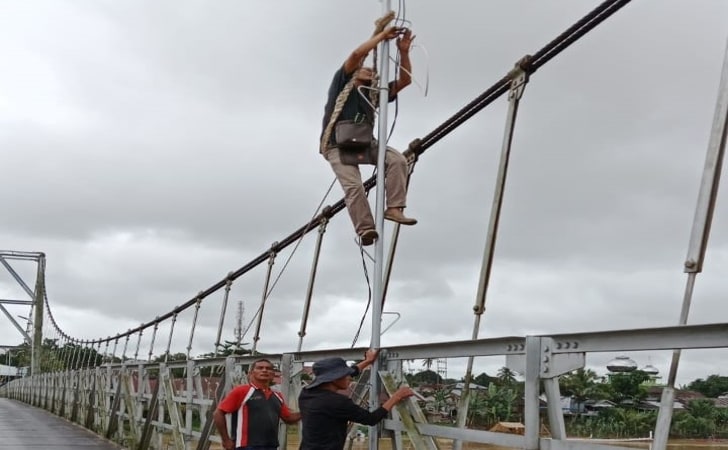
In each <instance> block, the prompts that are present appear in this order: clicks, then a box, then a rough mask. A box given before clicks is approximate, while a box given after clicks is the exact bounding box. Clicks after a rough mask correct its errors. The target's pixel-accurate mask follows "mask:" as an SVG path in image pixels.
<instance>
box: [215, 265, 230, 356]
mask: <svg viewBox="0 0 728 450" xmlns="http://www.w3.org/2000/svg"><path fill="white" fill-rule="evenodd" d="M230 275H231V274H229V273H228V279H227V281H226V282H225V293H224V294H223V297H222V307H221V308H220V320H219V321H218V324H217V338H216V339H215V356H217V352H219V351H220V338H221V337H222V328H223V326H224V325H225V313H226V312H227V304H228V299H229V298H230V289H231V288H232V285H233V280H232V278H230Z"/></svg>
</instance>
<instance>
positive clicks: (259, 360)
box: [250, 358, 276, 370]
mask: <svg viewBox="0 0 728 450" xmlns="http://www.w3.org/2000/svg"><path fill="white" fill-rule="evenodd" d="M262 362H267V363H268V364H270V365H271V366H273V370H275V368H276V366H275V364H273V363H272V362H270V360H268V359H265V358H261V359H256V360H255V361H253V362H252V363H251V364H250V370H253V369H255V366H256V365H257V364H258V363H262Z"/></svg>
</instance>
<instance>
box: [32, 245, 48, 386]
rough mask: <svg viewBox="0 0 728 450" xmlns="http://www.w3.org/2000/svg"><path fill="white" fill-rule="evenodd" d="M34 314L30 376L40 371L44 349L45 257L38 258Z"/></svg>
mask: <svg viewBox="0 0 728 450" xmlns="http://www.w3.org/2000/svg"><path fill="white" fill-rule="evenodd" d="M34 297H35V298H34V303H35V304H34V306H35V311H34V313H33V348H32V349H31V352H30V374H31V375H36V374H38V372H39V371H40V355H41V352H42V348H43V303H44V299H45V255H44V254H42V253H41V254H40V257H39V258H38V271H37V274H36V278H35V293H34Z"/></svg>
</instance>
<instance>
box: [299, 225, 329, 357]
mask: <svg viewBox="0 0 728 450" xmlns="http://www.w3.org/2000/svg"><path fill="white" fill-rule="evenodd" d="M328 223H329V219H328V218H326V217H324V218H323V219H322V220H321V224H320V225H319V229H318V237H317V238H316V248H315V250H314V253H313V262H312V263H311V274H310V275H309V277H308V288H307V289H306V300H305V302H304V303H303V314H301V328H300V329H299V330H298V351H299V352H300V351H301V348H302V347H303V337H304V336H306V325H307V324H308V313H309V310H310V308H311V297H313V286H314V283H315V282H316V271H317V270H318V261H319V255H321V242H322V241H323V238H324V233H326V225H327V224H328Z"/></svg>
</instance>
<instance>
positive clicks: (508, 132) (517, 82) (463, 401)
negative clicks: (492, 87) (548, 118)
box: [453, 57, 529, 450]
mask: <svg viewBox="0 0 728 450" xmlns="http://www.w3.org/2000/svg"><path fill="white" fill-rule="evenodd" d="M528 58H529V57H525V58H523V59H521V60H520V61H519V62H517V63H516V66H515V67H514V69H513V70H512V71H511V72H510V74H509V75H510V78H511V88H510V93H509V95H508V102H509V104H508V114H507V117H506V125H505V132H504V134H503V144H502V146H501V157H500V164H499V166H498V176H497V178H496V184H495V192H494V193H493V204H492V206H491V210H490V222H489V224H488V234H487V235H486V238H485V250H484V252H483V265H482V267H481V270H480V281H479V282H478V293H477V297H476V303H475V306H473V312H474V314H475V320H474V322H473V334H472V339H473V340H475V339H478V334H479V332H480V318H481V316H482V315H483V312H484V311H485V300H486V294H487V292H488V284H489V282H490V272H491V269H492V267H493V255H494V253H495V243H496V239H497V236H498V223H499V222H500V212H501V207H502V206H503V193H504V191H505V184H506V178H507V176H508V163H509V161H510V154H511V144H512V142H513V131H514V129H515V125H516V116H517V114H518V105H519V102H520V100H521V97H522V96H523V91H524V89H525V88H526V83H528V72H526V70H525V66H526V64H527V62H528ZM473 359H474V358H473V357H472V356H471V357H469V358H468V364H467V368H466V370H465V383H464V386H463V391H462V395H461V396H460V404H459V406H458V417H457V426H458V428H464V427H465V422H466V419H467V416H468V404H469V398H470V380H471V379H472V377H473ZM462 446H463V443H462V441H461V440H455V441H454V442H453V450H461V449H462Z"/></svg>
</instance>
